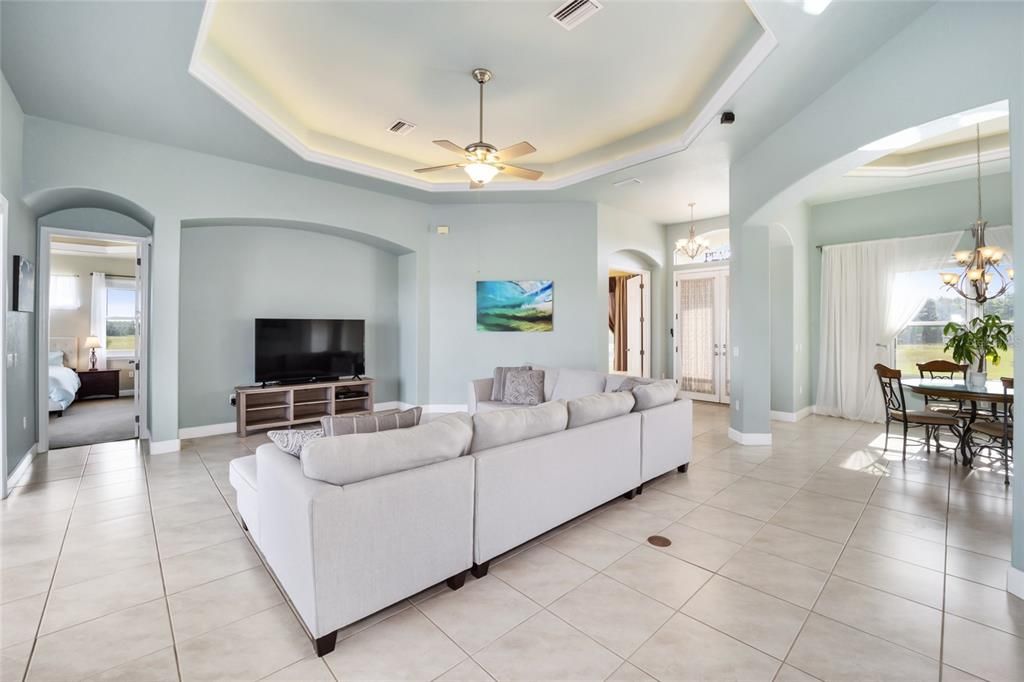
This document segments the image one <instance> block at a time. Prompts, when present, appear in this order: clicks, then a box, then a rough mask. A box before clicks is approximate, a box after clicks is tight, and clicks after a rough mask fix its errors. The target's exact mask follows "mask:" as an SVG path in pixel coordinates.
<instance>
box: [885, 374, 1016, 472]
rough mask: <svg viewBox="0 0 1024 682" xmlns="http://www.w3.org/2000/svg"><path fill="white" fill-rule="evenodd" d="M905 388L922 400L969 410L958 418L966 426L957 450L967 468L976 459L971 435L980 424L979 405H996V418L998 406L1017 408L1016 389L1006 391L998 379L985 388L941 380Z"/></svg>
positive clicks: (909, 381)
mask: <svg viewBox="0 0 1024 682" xmlns="http://www.w3.org/2000/svg"><path fill="white" fill-rule="evenodd" d="M903 385H904V386H906V387H907V388H909V389H910V390H911V391H912V392H913V393H916V394H918V395H921V396H927V397H928V398H936V399H939V400H944V401H953V400H956V401H959V402H960V403H961V404H962V405H966V406H967V407H966V409H965V410H964V411H963V412H961V413H958V414H957V415H956V416H958V417H960V418H961V419H963V420H964V422H965V423H964V427H963V429H962V430H961V433H960V438H959V440H958V441H957V449H958V450H960V454H961V456H962V457H963V462H964V464H969V463H970V462H971V461H972V460H973V459H974V458H973V456H972V455H971V453H970V448H969V447H968V443H967V432H968V431H969V429H970V425H971V424H973V423H974V422H976V421H977V420H978V403H982V404H990V405H992V413H993V414H994V413H995V411H996V409H995V408H996V405H1002V404H1005V403H1010V404H1013V389H1012V388H1011V389H1008V390H1004V389H1003V382H1002V381H999V380H998V379H997V380H995V381H987V382H985V385H984V386H983V387H981V386H971V385H970V384H968V383H967V382H965V381H963V380H962V379H939V378H934V379H932V378H925V379H904V380H903Z"/></svg>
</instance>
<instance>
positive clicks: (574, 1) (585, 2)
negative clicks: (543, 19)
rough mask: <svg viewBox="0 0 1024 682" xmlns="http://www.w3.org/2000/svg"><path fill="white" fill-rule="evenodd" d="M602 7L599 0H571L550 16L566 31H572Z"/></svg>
mask: <svg viewBox="0 0 1024 682" xmlns="http://www.w3.org/2000/svg"><path fill="white" fill-rule="evenodd" d="M602 7H603V5H602V4H601V3H600V2H598V0H569V1H568V2H566V3H564V4H562V6H561V7H559V8H558V9H556V10H555V11H554V12H552V13H551V14H549V15H548V16H549V17H551V21H553V22H555V23H556V24H558V25H559V26H561V27H562V28H564V29H565V30H566V31H571V30H573V29H574V28H576V27H577V26H579V25H580V24H582V23H583V22H584V21H586V20H587V19H589V18H590V17H592V16H594V15H595V14H597V13H598V12H599V11H600V10H601V8H602Z"/></svg>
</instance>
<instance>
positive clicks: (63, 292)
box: [50, 275, 82, 310]
mask: <svg viewBox="0 0 1024 682" xmlns="http://www.w3.org/2000/svg"><path fill="white" fill-rule="evenodd" d="M81 307H82V300H81V298H80V297H79V295H78V277H77V276H76V275H50V309H51V310H78V309H79V308H81Z"/></svg>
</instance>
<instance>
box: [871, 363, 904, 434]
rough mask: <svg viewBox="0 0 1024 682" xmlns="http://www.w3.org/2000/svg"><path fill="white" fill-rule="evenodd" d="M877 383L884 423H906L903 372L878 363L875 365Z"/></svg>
mask: <svg viewBox="0 0 1024 682" xmlns="http://www.w3.org/2000/svg"><path fill="white" fill-rule="evenodd" d="M875 372H876V373H877V374H878V383H879V385H880V386H881V387H882V402H883V403H885V418H886V421H898V422H906V421H907V399H906V396H905V395H904V393H903V372H902V371H900V370H898V369H892V368H891V367H886V366H885V365H883V364H881V363H878V364H877V365H875Z"/></svg>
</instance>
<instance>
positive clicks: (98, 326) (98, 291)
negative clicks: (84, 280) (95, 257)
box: [89, 272, 107, 369]
mask: <svg viewBox="0 0 1024 682" xmlns="http://www.w3.org/2000/svg"><path fill="white" fill-rule="evenodd" d="M89 334H90V336H95V337H96V338H97V339H99V340H100V347H99V348H97V349H96V358H97V360H96V367H97V368H98V369H106V368H107V351H106V348H107V275H106V273H103V272H94V273H92V304H91V309H90V311H89Z"/></svg>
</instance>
